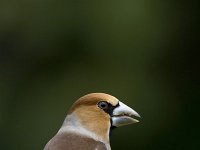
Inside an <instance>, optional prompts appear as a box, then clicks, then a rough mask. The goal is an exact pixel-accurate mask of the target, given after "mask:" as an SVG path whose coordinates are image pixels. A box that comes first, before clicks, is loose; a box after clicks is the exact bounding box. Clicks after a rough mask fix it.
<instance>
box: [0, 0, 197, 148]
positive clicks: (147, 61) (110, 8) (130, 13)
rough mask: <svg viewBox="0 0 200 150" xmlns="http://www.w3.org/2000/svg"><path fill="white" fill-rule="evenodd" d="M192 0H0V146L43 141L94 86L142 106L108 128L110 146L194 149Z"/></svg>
mask: <svg viewBox="0 0 200 150" xmlns="http://www.w3.org/2000/svg"><path fill="white" fill-rule="evenodd" d="M198 9H199V5H198V3H197V2H196V1H193V0H192V1H190V2H183V1H182V2H179V1H176V0H175V1H172V0H169V1H158V0H140V1H131V0H127V1H120V0H115V1H114V0H112V1H104V0H103V1H98V2H97V1H80V0H57V1H55V0H48V1H46V0H29V1H26V0H18V1H15V0H1V2H0V135H1V136H0V149H1V150H41V149H43V147H44V146H45V144H46V143H47V141H49V139H50V138H51V137H52V136H53V135H54V134H55V133H56V132H57V131H58V129H59V128H60V126H61V124H62V122H63V120H64V118H65V115H66V113H67V110H68V109H69V107H70V106H71V105H72V104H73V102H74V101H75V100H76V99H77V98H79V97H80V96H83V95H85V94H87V93H91V92H105V93H109V94H112V95H114V96H116V97H117V98H119V99H120V100H121V101H123V102H124V103H126V104H128V105H129V106H131V107H133V108H134V109H135V110H136V111H137V112H139V113H140V115H141V116H142V119H141V122H140V123H138V124H135V125H130V126H125V127H121V128H118V129H116V130H115V131H114V132H113V135H112V138H111V145H112V149H113V150H120V149H138V150H151V149H152V150H169V149H170V150H173V149H174V150H179V149H180V150H183V149H195V150H196V149H198V148H199V147H200V146H199V142H200V123H199V115H200V113H199V109H200V108H199V107H200V105H199V104H200V102H199V100H200V88H199V85H200V82H199V76H200V73H199V59H200V58H199V56H200V55H199V26H198V24H197V22H198V19H199V16H198Z"/></svg>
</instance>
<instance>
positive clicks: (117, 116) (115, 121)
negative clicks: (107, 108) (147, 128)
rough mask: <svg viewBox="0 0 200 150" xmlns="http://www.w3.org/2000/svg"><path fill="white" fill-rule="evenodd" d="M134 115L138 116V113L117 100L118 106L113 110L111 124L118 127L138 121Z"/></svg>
mask: <svg viewBox="0 0 200 150" xmlns="http://www.w3.org/2000/svg"><path fill="white" fill-rule="evenodd" d="M134 117H135V118H140V115H139V114H138V113H137V112H136V111H135V110H133V109H132V108H130V107H128V106H127V105H125V104H124V103H122V102H120V101H119V106H118V107H116V108H115V109H114V110H113V116H112V125H113V126H116V127H119V126H124V125H128V124H132V123H136V122H139V121H138V120H137V119H135V118H134Z"/></svg>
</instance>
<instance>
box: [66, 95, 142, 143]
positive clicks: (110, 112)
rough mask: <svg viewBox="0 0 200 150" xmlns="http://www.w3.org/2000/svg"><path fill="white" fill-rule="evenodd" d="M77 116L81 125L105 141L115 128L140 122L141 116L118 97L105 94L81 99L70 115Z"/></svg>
mask: <svg viewBox="0 0 200 150" xmlns="http://www.w3.org/2000/svg"><path fill="white" fill-rule="evenodd" d="M70 114H75V115H76V116H77V118H78V119H79V121H80V123H81V125H82V126H83V127H84V128H86V129H87V130H90V131H91V132H93V133H95V134H97V135H98V136H100V137H101V138H103V139H105V140H109V133H110V130H111V129H112V128H113V127H119V126H124V125H128V124H132V123H136V122H139V121H138V120H137V118H139V117H140V115H139V114H138V113H137V112H136V111H134V110H133V109H132V108H130V107H128V106H127V105H125V104H124V103H122V102H121V101H119V100H118V99H117V98H116V97H114V96H111V95H109V94H105V93H91V94H88V95H85V96H83V97H81V98H79V99H78V100H77V101H76V102H75V103H74V104H73V105H72V107H71V109H70V111H69V113H68V115H70Z"/></svg>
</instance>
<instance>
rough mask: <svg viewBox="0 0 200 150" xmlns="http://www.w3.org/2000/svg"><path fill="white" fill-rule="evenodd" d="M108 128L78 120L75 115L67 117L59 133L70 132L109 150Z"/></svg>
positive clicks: (96, 122) (96, 123)
mask: <svg viewBox="0 0 200 150" xmlns="http://www.w3.org/2000/svg"><path fill="white" fill-rule="evenodd" d="M109 128H110V127H108V126H107V125H103V126H102V125H100V124H99V123H98V121H95V122H90V121H87V120H84V121H82V120H80V119H79V117H78V116H77V114H76V113H71V114H69V115H67V117H66V118H65V120H64V123H63V125H62V127H61V128H60V130H59V131H58V134H59V133H63V132H71V133H76V134H80V135H83V136H86V137H90V138H92V139H94V140H96V141H100V142H103V143H104V144H106V145H107V148H108V149H110V144H109Z"/></svg>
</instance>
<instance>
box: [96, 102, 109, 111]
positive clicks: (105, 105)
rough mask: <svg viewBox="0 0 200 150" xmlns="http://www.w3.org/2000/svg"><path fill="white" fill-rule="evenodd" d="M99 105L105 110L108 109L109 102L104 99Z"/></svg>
mask: <svg viewBox="0 0 200 150" xmlns="http://www.w3.org/2000/svg"><path fill="white" fill-rule="evenodd" d="M98 106H99V108H101V109H103V110H105V109H108V103H107V102H103V101H102V102H99V103H98Z"/></svg>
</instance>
